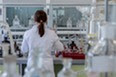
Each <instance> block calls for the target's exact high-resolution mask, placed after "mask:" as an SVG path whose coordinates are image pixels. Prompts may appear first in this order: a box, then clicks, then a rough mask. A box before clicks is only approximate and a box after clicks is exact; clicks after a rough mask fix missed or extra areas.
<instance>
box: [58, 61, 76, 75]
mask: <svg viewBox="0 0 116 77" xmlns="http://www.w3.org/2000/svg"><path fill="white" fill-rule="evenodd" d="M71 65H72V60H71V59H63V66H64V67H63V69H62V70H61V71H60V72H59V73H58V77H77V73H76V72H74V71H73V70H72V69H71Z"/></svg>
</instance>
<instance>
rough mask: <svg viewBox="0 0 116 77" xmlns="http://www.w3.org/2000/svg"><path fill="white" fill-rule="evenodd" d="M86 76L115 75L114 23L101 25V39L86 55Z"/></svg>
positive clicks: (115, 30)
mask: <svg viewBox="0 0 116 77" xmlns="http://www.w3.org/2000/svg"><path fill="white" fill-rule="evenodd" d="M86 62H87V68H86V69H87V75H88V77H116V24H111V23H108V24H107V25H105V26H102V27H101V39H100V40H99V41H98V43H97V44H96V45H95V46H94V47H93V48H91V49H90V51H89V52H88V55H87V61H86Z"/></svg>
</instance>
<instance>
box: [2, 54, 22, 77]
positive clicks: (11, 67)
mask: <svg viewBox="0 0 116 77" xmlns="http://www.w3.org/2000/svg"><path fill="white" fill-rule="evenodd" d="M3 60H4V72H3V73H2V75H1V77H21V76H20V75H19V74H18V72H17V71H16V56H13V55H12V56H11V55H8V56H5V57H4V58H3Z"/></svg>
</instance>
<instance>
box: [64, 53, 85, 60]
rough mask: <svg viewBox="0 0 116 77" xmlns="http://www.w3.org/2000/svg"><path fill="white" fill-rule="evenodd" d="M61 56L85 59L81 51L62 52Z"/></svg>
mask: <svg viewBox="0 0 116 77" xmlns="http://www.w3.org/2000/svg"><path fill="white" fill-rule="evenodd" d="M62 56H63V57H64V58H72V59H85V54H84V53H82V52H66V51H63V52H62Z"/></svg>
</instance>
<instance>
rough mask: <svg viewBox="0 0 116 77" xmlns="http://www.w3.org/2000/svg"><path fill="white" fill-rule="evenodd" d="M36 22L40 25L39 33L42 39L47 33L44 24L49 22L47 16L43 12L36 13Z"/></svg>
mask: <svg viewBox="0 0 116 77" xmlns="http://www.w3.org/2000/svg"><path fill="white" fill-rule="evenodd" d="M34 20H35V22H37V23H38V24H39V25H38V33H39V35H40V37H42V36H43V35H44V33H45V30H44V24H45V23H46V22H47V14H46V13H45V12H44V11H43V10H37V11H36V12H35V16H34Z"/></svg>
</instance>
